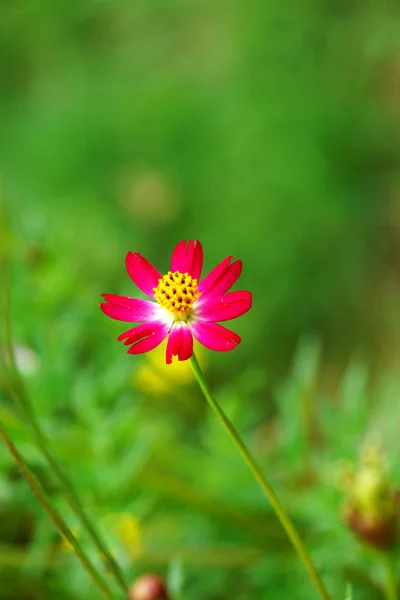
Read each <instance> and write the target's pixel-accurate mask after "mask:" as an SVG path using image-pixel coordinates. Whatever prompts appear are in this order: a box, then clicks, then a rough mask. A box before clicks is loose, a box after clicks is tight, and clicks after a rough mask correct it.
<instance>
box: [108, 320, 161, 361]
mask: <svg viewBox="0 0 400 600" xmlns="http://www.w3.org/2000/svg"><path fill="white" fill-rule="evenodd" d="M169 328H170V325H169V324H168V323H165V322H163V321H148V322H147V323H142V324H141V325H137V327H133V328H132V329H128V331H125V332H124V333H121V335H119V336H118V341H120V342H122V340H125V341H124V345H125V346H130V345H131V348H129V350H128V354H141V353H143V352H148V351H149V350H153V349H154V348H155V347H156V346H158V345H159V344H161V342H162V341H163V340H164V339H165V337H166V336H167V334H168V330H169Z"/></svg>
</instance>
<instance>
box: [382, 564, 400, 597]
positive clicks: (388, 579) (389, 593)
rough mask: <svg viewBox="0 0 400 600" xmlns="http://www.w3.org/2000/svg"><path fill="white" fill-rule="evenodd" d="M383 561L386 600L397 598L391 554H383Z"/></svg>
mask: <svg viewBox="0 0 400 600" xmlns="http://www.w3.org/2000/svg"><path fill="white" fill-rule="evenodd" d="M384 563H385V596H386V598H387V600H397V599H398V594H397V579H396V570H395V565H394V559H393V557H392V556H389V555H385V556H384Z"/></svg>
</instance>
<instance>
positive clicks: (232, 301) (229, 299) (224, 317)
mask: <svg viewBox="0 0 400 600" xmlns="http://www.w3.org/2000/svg"><path fill="white" fill-rule="evenodd" d="M201 298H202V297H200V298H199V300H198V302H196V303H195V304H194V307H193V308H194V310H195V316H196V317H198V318H199V319H201V320H202V321H229V319H236V317H240V316H241V315H243V314H244V313H245V312H247V311H248V310H250V308H251V302H252V296H251V293H250V292H244V291H239V292H230V293H229V294H223V295H221V296H211V297H206V299H205V300H204V301H203V302H201Z"/></svg>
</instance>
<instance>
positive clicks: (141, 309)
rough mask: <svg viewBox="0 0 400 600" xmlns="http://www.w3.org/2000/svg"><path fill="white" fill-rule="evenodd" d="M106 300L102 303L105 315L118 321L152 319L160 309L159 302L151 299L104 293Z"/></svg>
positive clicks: (101, 306)
mask: <svg viewBox="0 0 400 600" xmlns="http://www.w3.org/2000/svg"><path fill="white" fill-rule="evenodd" d="M102 296H103V298H104V299H105V300H106V302H102V303H101V304H100V308H101V310H102V311H103V313H104V314H105V315H107V316H108V317H111V318H112V319H116V320H117V321H127V322H135V321H150V320H151V319H154V318H155V316H156V314H157V311H158V310H159V306H158V304H156V303H155V302H150V301H149V300H139V299H138V298H129V297H128V296H116V295H114V294H102Z"/></svg>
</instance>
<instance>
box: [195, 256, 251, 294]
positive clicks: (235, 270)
mask: <svg viewBox="0 0 400 600" xmlns="http://www.w3.org/2000/svg"><path fill="white" fill-rule="evenodd" d="M232 258H233V257H232V256H228V257H227V258H224V260H223V261H221V262H220V263H219V265H217V266H216V267H215V269H213V270H212V271H211V273H209V274H208V275H207V277H204V279H203V281H201V282H200V284H199V287H198V290H199V292H201V293H202V294H203V296H205V295H206V294H207V296H218V295H219V294H225V292H227V291H228V290H229V288H230V287H232V286H233V284H234V283H235V281H236V280H237V279H238V277H239V275H240V273H241V272H242V261H241V260H235V261H234V262H233V263H232V264H229V263H230V262H231V260H232Z"/></svg>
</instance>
